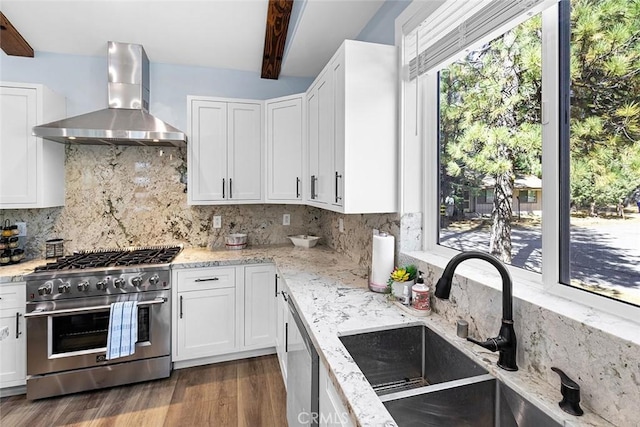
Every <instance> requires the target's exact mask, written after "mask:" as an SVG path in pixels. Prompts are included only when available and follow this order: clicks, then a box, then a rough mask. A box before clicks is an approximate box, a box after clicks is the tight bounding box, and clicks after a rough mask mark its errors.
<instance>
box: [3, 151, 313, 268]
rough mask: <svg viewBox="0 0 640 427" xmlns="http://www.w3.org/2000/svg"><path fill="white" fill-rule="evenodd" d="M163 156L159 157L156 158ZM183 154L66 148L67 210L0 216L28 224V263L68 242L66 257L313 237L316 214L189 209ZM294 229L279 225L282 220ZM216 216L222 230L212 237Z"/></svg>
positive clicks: (285, 209) (259, 208)
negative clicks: (49, 244) (50, 243)
mask: <svg viewBox="0 0 640 427" xmlns="http://www.w3.org/2000/svg"><path fill="white" fill-rule="evenodd" d="M161 151H162V155H161ZM185 156H186V153H185V151H184V150H180V149H177V148H163V149H162V150H160V149H157V148H149V147H105V146H67V149H66V165H65V166H66V186H67V188H66V193H67V196H66V205H65V206H64V207H57V208H48V209H17V210H3V211H0V219H1V220H2V221H3V222H4V220H5V219H9V220H10V221H11V222H14V221H25V222H26V223H27V239H26V241H25V249H26V253H27V257H28V258H42V257H44V251H45V241H46V240H47V239H51V238H63V239H65V252H66V253H70V252H72V251H74V250H81V249H94V248H114V247H128V246H144V245H168V244H184V245H185V246H194V247H215V248H222V247H224V244H225V236H226V235H227V234H229V233H247V235H248V242H249V244H252V245H265V244H279V243H288V242H289V239H287V238H286V237H287V236H288V235H292V234H305V233H306V234H318V233H320V227H321V223H322V222H321V220H320V217H321V215H320V214H319V213H318V210H317V209H313V208H309V207H306V206H296V205H262V204H260V205H228V206H189V205H188V204H187V194H186V192H185V190H186V184H185V182H186V160H185V159H186V157H185ZM284 213H289V214H290V215H291V225H289V226H283V225H282V215H283V214H284ZM214 215H220V216H222V228H220V229H214V228H213V227H212V219H213V216H214Z"/></svg>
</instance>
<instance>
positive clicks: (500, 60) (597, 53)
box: [440, 0, 640, 220]
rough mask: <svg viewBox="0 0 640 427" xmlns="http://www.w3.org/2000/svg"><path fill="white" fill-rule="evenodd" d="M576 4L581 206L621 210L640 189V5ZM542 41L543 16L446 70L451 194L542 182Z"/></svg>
mask: <svg viewBox="0 0 640 427" xmlns="http://www.w3.org/2000/svg"><path fill="white" fill-rule="evenodd" d="M571 5H572V15H571V58H570V66H571V70H570V75H571V123H570V126H571V129H570V152H571V170H570V174H571V177H570V182H571V198H572V203H574V204H576V205H578V206H582V207H586V206H589V205H590V204H591V203H596V204H597V205H611V204H616V203H618V201H619V200H620V199H621V198H628V197H629V195H630V194H632V193H633V191H634V190H635V189H637V188H638V186H640V167H639V165H640V0H572V1H571ZM541 37H542V28H541V19H540V17H539V16H536V17H533V18H531V19H529V20H527V21H525V22H524V23H523V24H521V25H519V26H518V27H516V28H514V29H512V30H510V31H509V32H507V33H505V34H504V35H502V36H500V37H498V38H496V39H494V40H493V41H491V42H490V43H488V44H486V45H484V46H482V47H481V48H479V49H477V50H475V51H472V52H470V53H469V54H468V55H467V56H466V57H465V58H463V59H461V60H459V61H457V62H455V63H453V64H451V65H450V66H448V67H447V68H446V69H443V70H441V71H440V117H441V118H440V141H441V152H440V156H441V162H442V164H443V165H444V168H443V172H446V173H445V174H443V176H442V177H441V188H442V190H443V194H449V191H451V190H455V189H460V188H466V189H469V188H477V187H479V186H480V183H481V181H482V179H483V178H485V177H486V176H491V177H494V178H498V177H503V178H505V179H503V180H502V182H503V183H504V182H506V183H507V184H503V185H506V186H507V187H506V188H502V189H498V188H496V192H498V191H499V190H504V191H505V194H508V193H509V192H510V191H511V190H512V185H513V179H514V178H515V177H516V176H518V175H536V176H539V177H540V176H541V150H542V149H541V141H542V137H541V129H542V127H541V125H540V122H541V120H540V99H541V90H542V89H541V80H542V78H541V76H542V59H541ZM496 181H498V180H496ZM496 207H497V205H496ZM507 220H508V219H507Z"/></svg>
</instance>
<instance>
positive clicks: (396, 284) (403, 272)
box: [387, 264, 418, 298]
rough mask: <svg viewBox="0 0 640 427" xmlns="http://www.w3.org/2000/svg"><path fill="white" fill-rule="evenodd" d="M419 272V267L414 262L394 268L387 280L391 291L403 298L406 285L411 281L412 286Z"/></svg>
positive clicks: (395, 295) (397, 296)
mask: <svg viewBox="0 0 640 427" xmlns="http://www.w3.org/2000/svg"><path fill="white" fill-rule="evenodd" d="M417 274H418V268H417V267H416V266H415V265H413V264H409V265H405V266H403V267H396V268H394V269H393V271H392V272H391V274H390V275H389V281H388V282H387V287H388V288H389V293H391V294H392V295H393V296H394V297H396V298H402V294H403V292H404V286H405V285H406V284H407V282H409V283H408V285H409V287H411V286H412V285H413V283H415V280H416V275H417Z"/></svg>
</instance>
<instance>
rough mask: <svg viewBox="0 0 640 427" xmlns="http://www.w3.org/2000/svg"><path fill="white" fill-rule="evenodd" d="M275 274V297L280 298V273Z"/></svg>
mask: <svg viewBox="0 0 640 427" xmlns="http://www.w3.org/2000/svg"><path fill="white" fill-rule="evenodd" d="M274 276H275V280H274V285H275V291H276V293H275V297H276V298H278V275H277V274H274Z"/></svg>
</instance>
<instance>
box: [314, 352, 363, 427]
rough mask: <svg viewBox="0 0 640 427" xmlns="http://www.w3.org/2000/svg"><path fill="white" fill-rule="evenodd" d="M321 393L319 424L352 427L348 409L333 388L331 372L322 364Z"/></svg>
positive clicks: (332, 426)
mask: <svg viewBox="0 0 640 427" xmlns="http://www.w3.org/2000/svg"><path fill="white" fill-rule="evenodd" d="M319 377H320V381H319V382H320V392H319V394H318V398H319V405H318V406H319V410H320V416H319V417H318V424H319V425H320V427H347V426H348V427H351V426H353V425H354V424H353V422H352V421H351V418H350V417H349V412H348V411H347V408H346V407H345V406H344V403H342V399H341V398H340V395H339V394H338V391H337V390H336V389H335V387H334V386H333V383H332V382H331V378H329V371H328V370H327V368H326V367H325V366H324V364H323V363H320V375H319Z"/></svg>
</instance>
